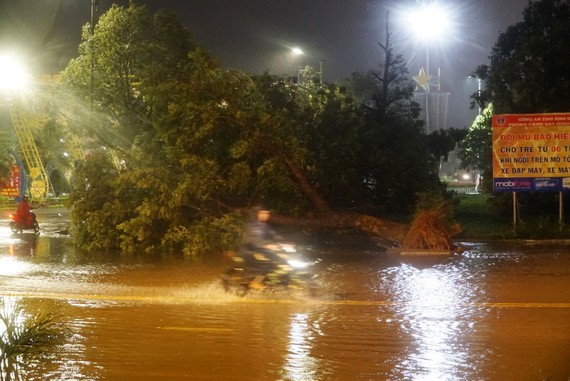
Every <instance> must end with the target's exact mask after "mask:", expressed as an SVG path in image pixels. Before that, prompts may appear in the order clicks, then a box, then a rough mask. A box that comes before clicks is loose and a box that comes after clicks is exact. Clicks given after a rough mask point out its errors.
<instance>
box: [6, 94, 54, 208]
mask: <svg viewBox="0 0 570 381" xmlns="http://www.w3.org/2000/svg"><path fill="white" fill-rule="evenodd" d="M10 118H11V120H12V125H13V127H14V131H15V132H16V137H17V138H18V143H19V146H20V154H21V159H22V160H23V162H24V163H25V165H26V169H27V171H26V172H27V174H28V181H29V186H28V188H29V190H30V201H32V202H34V201H35V202H38V203H45V202H46V201H47V197H48V193H49V189H50V182H49V177H48V175H47V172H46V170H45V167H44V165H43V163H42V160H41V156H40V154H39V152H38V149H37V146H36V142H35V141H34V137H33V134H32V129H34V128H39V127H40V126H42V125H43V124H44V123H45V122H46V121H47V118H46V117H45V116H43V115H41V114H35V113H32V112H30V111H29V110H28V109H27V108H26V107H25V106H23V105H22V106H20V105H11V106H10Z"/></svg>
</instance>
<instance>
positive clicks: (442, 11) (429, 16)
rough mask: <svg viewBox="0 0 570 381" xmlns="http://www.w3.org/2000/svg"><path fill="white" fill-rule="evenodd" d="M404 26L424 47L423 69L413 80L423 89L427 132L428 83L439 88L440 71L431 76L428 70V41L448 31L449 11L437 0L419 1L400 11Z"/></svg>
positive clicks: (427, 128) (428, 109)
mask: <svg viewBox="0 0 570 381" xmlns="http://www.w3.org/2000/svg"><path fill="white" fill-rule="evenodd" d="M402 19H403V21H405V26H406V27H407V28H408V30H409V31H410V32H411V33H412V36H413V38H414V40H415V41H416V42H417V43H419V44H423V45H424V48H425V69H424V67H422V68H421V69H420V72H419V74H418V75H417V76H415V77H414V80H415V81H416V82H417V85H418V86H417V87H418V88H420V87H421V88H423V89H424V91H425V108H424V111H425V123H426V130H427V132H431V130H432V126H431V120H430V119H431V118H430V105H429V103H430V91H431V89H430V85H436V86H437V88H438V90H439V85H440V73H439V70H438V74H437V76H432V75H431V71H430V43H432V42H434V41H437V40H439V39H441V38H442V37H445V36H447V35H448V34H449V32H450V26H451V23H450V20H451V13H450V11H449V10H448V9H447V8H444V7H442V6H440V5H439V4H438V3H437V1H428V0H425V1H419V4H418V6H416V7H415V8H413V9H407V10H405V11H403V12H402Z"/></svg>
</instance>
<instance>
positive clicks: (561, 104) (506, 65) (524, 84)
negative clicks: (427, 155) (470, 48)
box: [475, 0, 570, 114]
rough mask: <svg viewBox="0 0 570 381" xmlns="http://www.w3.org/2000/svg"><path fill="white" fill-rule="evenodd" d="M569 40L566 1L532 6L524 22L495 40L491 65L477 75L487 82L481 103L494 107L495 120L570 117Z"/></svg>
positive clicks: (569, 15)
mask: <svg viewBox="0 0 570 381" xmlns="http://www.w3.org/2000/svg"><path fill="white" fill-rule="evenodd" d="M569 34H570V5H569V3H568V1H566V0H540V1H533V2H530V3H529V6H528V7H527V8H526V9H525V10H524V12H523V19H522V21H520V22H519V23H517V24H515V25H511V26H509V27H508V28H507V29H506V31H505V32H503V33H501V34H500V35H499V38H498V40H497V42H496V44H495V45H494V47H493V49H492V51H491V56H490V65H482V66H479V67H478V68H477V70H476V71H475V74H476V75H477V76H478V77H479V78H481V79H482V80H484V82H485V90H484V91H483V92H482V94H481V96H480V97H479V101H480V103H482V104H483V105H485V104H486V103H488V102H492V103H493V106H494V109H495V112H496V113H499V114H504V113H517V114H525V113H548V112H566V111H568V109H570V77H569V76H568V62H570V39H568V35H569Z"/></svg>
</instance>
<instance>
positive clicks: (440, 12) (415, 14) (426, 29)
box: [408, 4, 450, 40]
mask: <svg viewBox="0 0 570 381" xmlns="http://www.w3.org/2000/svg"><path fill="white" fill-rule="evenodd" d="M449 19H450V16H449V14H448V12H447V11H446V10H445V9H443V8H441V7H440V6H438V5H437V4H428V5H422V6H420V8H418V9H414V10H412V11H411V13H410V15H409V18H408V21H409V23H410V26H411V28H412V29H413V31H414V34H415V35H416V37H417V38H419V39H421V40H434V39H437V38H440V37H442V36H444V35H445V33H446V31H447V27H448V25H449Z"/></svg>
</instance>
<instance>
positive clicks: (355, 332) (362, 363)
mask: <svg viewBox="0 0 570 381" xmlns="http://www.w3.org/2000/svg"><path fill="white" fill-rule="evenodd" d="M38 219H39V220H40V225H41V226H42V233H41V234H40V236H39V237H34V236H32V235H29V234H22V235H13V234H12V233H11V232H10V231H9V230H8V227H7V226H8V224H7V221H4V220H2V221H0V292H1V293H2V296H3V300H4V302H6V301H7V300H13V299H22V298H23V299H27V300H30V301H31V303H38V304H40V303H44V302H49V301H55V302H56V303H57V304H58V306H59V308H60V309H61V311H62V313H63V314H64V317H65V321H66V322H67V325H68V327H69V328H70V334H69V337H68V338H67V339H66V340H65V342H64V343H62V344H61V345H60V346H58V347H57V348H56V350H55V351H54V353H52V354H51V355H50V359H49V361H47V362H43V363H41V364H37V365H36V366H35V368H34V369H33V373H31V374H30V375H29V378H28V379H30V380H295V381H297V380H343V381H344V380H569V379H570V245H568V244H563V243H552V244H536V243H535V244H530V243H463V246H465V247H466V250H465V252H464V253H462V254H458V255H454V256H451V257H449V258H447V257H446V258H441V257H439V258H437V257H436V258H426V257H423V258H418V257H415V258H413V257H402V256H396V255H388V254H386V253H384V252H383V251H381V250H380V249H378V248H376V247H375V246H373V245H364V244H359V243H358V242H356V241H355V242H350V243H347V242H339V243H337V244H332V245H320V246H307V247H305V248H304V249H305V251H306V253H307V256H308V257H309V258H310V259H317V258H320V259H321V261H320V262H319V263H318V264H317V265H316V266H315V269H314V270H315V272H317V273H318V274H319V293H318V295H316V296H314V297H305V296H301V295H291V294H285V293H276V294H269V295H267V294H261V293H260V294H252V295H248V296H246V297H245V298H240V297H235V296H232V295H228V294H226V293H225V292H224V291H223V290H222V288H221V287H220V285H219V283H218V274H219V273H220V272H221V271H222V270H223V269H224V268H225V267H227V266H228V264H229V262H228V259H227V258H223V257H220V258H208V259H207V260H188V259H184V258H158V259H157V258H154V259H150V258H133V257H120V256H117V255H99V256H97V255H88V256H86V255H82V254H81V253H78V252H76V251H75V249H74V248H72V247H71V246H69V242H68V241H69V238H68V236H66V235H65V234H64V233H65V231H66V227H67V225H66V223H67V222H66V216H65V215H61V214H59V212H56V211H46V212H38ZM5 304H6V303H5Z"/></svg>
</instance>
